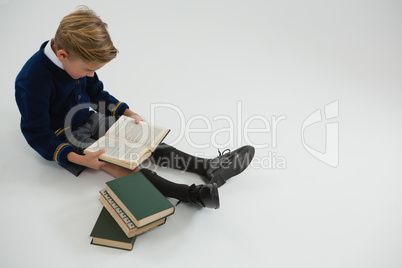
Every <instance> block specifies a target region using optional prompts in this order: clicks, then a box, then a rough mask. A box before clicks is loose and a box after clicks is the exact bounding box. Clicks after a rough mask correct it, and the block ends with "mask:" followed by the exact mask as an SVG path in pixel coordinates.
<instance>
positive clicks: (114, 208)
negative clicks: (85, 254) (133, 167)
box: [91, 172, 175, 250]
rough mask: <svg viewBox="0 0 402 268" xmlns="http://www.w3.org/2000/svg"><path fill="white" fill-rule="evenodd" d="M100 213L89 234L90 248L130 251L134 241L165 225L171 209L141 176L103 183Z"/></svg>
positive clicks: (171, 206)
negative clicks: (104, 187)
mask: <svg viewBox="0 0 402 268" xmlns="http://www.w3.org/2000/svg"><path fill="white" fill-rule="evenodd" d="M106 185H107V188H106V189H104V190H101V191H100V201H101V203H102V205H103V208H102V211H101V213H100V215H99V217H98V220H97V221H96V223H95V226H94V228H93V230H92V233H91V237H92V241H91V243H92V244H96V245H102V246H109V247H115V248H120V249H126V250H132V249H133V246H134V243H135V240H136V237H137V236H138V235H139V234H142V233H144V232H146V231H149V230H151V229H153V228H155V227H158V226H160V225H162V224H164V223H165V222H166V218H167V217H168V216H170V215H172V214H173V213H174V210H175V208H174V206H173V205H172V203H170V202H169V200H167V199H166V197H165V196H163V194H162V193H161V192H159V191H158V189H156V188H155V186H154V185H153V184H152V183H151V182H150V181H149V180H148V179H147V178H146V177H145V176H144V175H143V174H142V173H141V172H137V173H133V174H130V175H128V176H125V177H121V178H118V179H115V180H112V181H109V182H107V183H106Z"/></svg>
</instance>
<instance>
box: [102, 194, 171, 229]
mask: <svg viewBox="0 0 402 268" xmlns="http://www.w3.org/2000/svg"><path fill="white" fill-rule="evenodd" d="M100 194H101V197H100V199H99V200H100V202H101V203H102V205H103V206H104V207H105V208H106V210H107V211H108V212H109V214H110V215H111V216H112V217H113V219H114V220H115V221H116V222H117V224H118V225H119V226H120V228H121V229H122V230H123V232H124V233H125V234H126V235H127V237H133V236H137V235H140V234H142V233H145V232H147V231H149V230H151V229H154V228H155V227H158V226H160V225H162V224H164V223H165V222H166V218H162V219H160V220H157V221H155V222H152V223H150V224H148V225H145V226H143V227H141V228H137V227H136V226H135V224H134V223H133V222H132V221H131V220H130V218H129V217H128V216H127V214H126V213H125V212H124V211H123V210H122V209H121V208H120V207H119V205H118V204H117V203H116V202H115V201H114V200H113V199H112V198H111V197H110V195H109V194H108V193H107V192H106V189H105V190H102V191H100Z"/></svg>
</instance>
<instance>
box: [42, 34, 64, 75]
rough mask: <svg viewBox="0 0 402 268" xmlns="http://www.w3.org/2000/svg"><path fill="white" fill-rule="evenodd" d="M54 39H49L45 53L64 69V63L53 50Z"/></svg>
mask: <svg viewBox="0 0 402 268" xmlns="http://www.w3.org/2000/svg"><path fill="white" fill-rule="evenodd" d="M51 44H52V40H49V42H48V43H47V44H46V46H45V51H44V52H45V55H46V56H47V57H48V58H49V59H50V60H51V61H52V62H53V63H54V64H56V66H57V67H59V68H61V69H63V70H64V67H63V63H62V62H61V61H60V60H59V59H58V58H57V56H56V54H55V53H54V51H53V50H52V46H51Z"/></svg>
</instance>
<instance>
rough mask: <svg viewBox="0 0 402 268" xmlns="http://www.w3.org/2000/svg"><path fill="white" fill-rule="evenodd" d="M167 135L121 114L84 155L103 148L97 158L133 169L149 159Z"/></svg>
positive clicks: (162, 129)
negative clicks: (102, 151)
mask: <svg viewBox="0 0 402 268" xmlns="http://www.w3.org/2000/svg"><path fill="white" fill-rule="evenodd" d="M169 132H170V130H169V129H167V128H164V127H160V126H157V125H153V124H149V123H146V122H143V121H141V122H140V123H138V124H136V123H135V120H134V119H133V118H131V117H127V116H124V115H123V116H121V117H120V118H119V119H118V120H117V121H116V122H115V123H114V124H113V125H112V126H111V127H110V128H109V130H108V131H107V132H106V134H105V135H104V136H103V137H101V138H100V139H99V140H97V141H96V142H94V143H93V144H92V145H91V146H89V147H88V148H87V149H85V150H84V153H85V154H87V153H90V152H96V151H99V150H101V149H104V150H105V153H104V154H102V155H100V156H99V159H101V160H103V161H106V162H109V163H111V164H115V165H118V166H121V167H124V168H127V169H130V170H134V169H135V168H136V167H138V166H139V165H140V164H141V163H142V162H143V161H144V160H145V159H147V158H148V157H150V156H151V154H152V152H153V151H154V150H155V149H156V147H157V146H158V145H159V144H160V143H161V142H162V141H163V139H164V138H165V137H166V135H167V134H168V133H169Z"/></svg>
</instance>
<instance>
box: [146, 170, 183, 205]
mask: <svg viewBox="0 0 402 268" xmlns="http://www.w3.org/2000/svg"><path fill="white" fill-rule="evenodd" d="M140 172H142V174H144V175H145V177H147V178H148V180H149V181H150V182H151V183H152V184H153V185H154V186H155V187H156V188H157V189H158V190H159V191H160V192H161V193H162V194H163V195H164V196H166V197H173V198H176V199H178V200H180V201H183V202H190V200H189V192H188V190H189V189H190V186H188V185H185V184H177V183H174V182H171V181H168V180H166V179H164V178H162V177H160V176H159V175H158V174H156V173H155V172H153V171H152V170H149V169H146V168H142V169H141V170H140Z"/></svg>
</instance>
